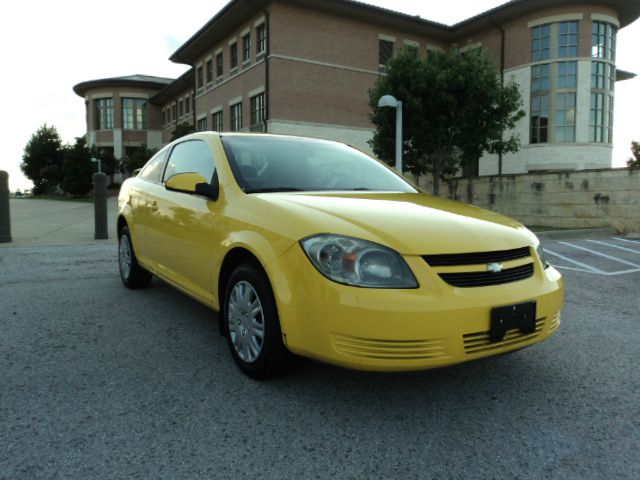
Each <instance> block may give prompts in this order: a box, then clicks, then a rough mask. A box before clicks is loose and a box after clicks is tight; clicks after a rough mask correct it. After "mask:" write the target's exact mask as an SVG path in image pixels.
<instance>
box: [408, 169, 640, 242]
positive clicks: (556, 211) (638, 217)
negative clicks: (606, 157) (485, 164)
mask: <svg viewBox="0 0 640 480" xmlns="http://www.w3.org/2000/svg"><path fill="white" fill-rule="evenodd" d="M419 185H420V188H422V189H424V190H425V191H426V192H429V193H430V192H431V191H432V181H431V177H421V178H420V180H419ZM441 196H443V197H447V198H452V199H455V200H460V201H462V202H465V203H470V204H472V205H476V206H478V207H481V208H487V209H490V210H493V211H496V212H499V213H502V214H504V215H507V216H509V217H512V218H515V219H517V220H519V221H521V222H522V223H524V224H525V225H540V226H549V227H563V228H602V227H613V228H616V229H617V230H618V231H620V232H622V233H626V232H640V170H637V169H636V170H631V169H627V168H621V169H603V170H583V171H567V172H555V173H544V174H523V175H503V176H496V177H476V178H471V179H455V180H453V181H452V182H450V183H449V185H447V184H444V185H442V186H441Z"/></svg>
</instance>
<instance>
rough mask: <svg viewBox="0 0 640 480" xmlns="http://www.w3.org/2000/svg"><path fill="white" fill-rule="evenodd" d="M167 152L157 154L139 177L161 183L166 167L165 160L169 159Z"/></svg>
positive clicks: (162, 151) (165, 150)
mask: <svg viewBox="0 0 640 480" xmlns="http://www.w3.org/2000/svg"><path fill="white" fill-rule="evenodd" d="M167 152H169V150H167V149H166V148H165V149H164V150H160V151H159V152H158V153H156V154H155V155H154V156H153V157H151V160H149V161H148V162H147V164H146V165H145V166H144V168H143V169H142V170H141V171H140V173H139V174H138V177H140V178H143V179H145V180H148V181H150V182H155V183H158V182H160V176H161V175H162V167H164V160H165V158H167Z"/></svg>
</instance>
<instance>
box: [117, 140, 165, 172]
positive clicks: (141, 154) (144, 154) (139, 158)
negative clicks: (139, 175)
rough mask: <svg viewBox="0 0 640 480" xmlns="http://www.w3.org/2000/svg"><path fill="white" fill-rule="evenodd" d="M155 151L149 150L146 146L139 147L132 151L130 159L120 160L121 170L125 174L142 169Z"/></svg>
mask: <svg viewBox="0 0 640 480" xmlns="http://www.w3.org/2000/svg"><path fill="white" fill-rule="evenodd" d="M157 151H158V150H157V149H149V148H147V146H146V145H141V146H139V147H138V148H136V149H135V150H134V152H133V154H131V156H130V157H126V156H125V157H124V158H123V159H122V168H123V169H124V171H125V172H128V173H133V172H134V171H135V170H137V169H138V168H142V167H144V165H145V163H147V161H148V160H149V159H150V158H151V157H153V156H154V155H155V154H156V152H157Z"/></svg>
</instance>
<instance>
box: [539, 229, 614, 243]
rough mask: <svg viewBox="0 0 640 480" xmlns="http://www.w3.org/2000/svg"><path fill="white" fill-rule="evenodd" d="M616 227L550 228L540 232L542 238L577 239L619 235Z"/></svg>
mask: <svg viewBox="0 0 640 480" xmlns="http://www.w3.org/2000/svg"><path fill="white" fill-rule="evenodd" d="M617 234H618V231H617V230H616V229H615V228H585V229H580V230H550V231H546V232H538V233H536V236H537V237H538V238H539V239H540V240H577V239H582V238H603V237H611V236H613V235H617Z"/></svg>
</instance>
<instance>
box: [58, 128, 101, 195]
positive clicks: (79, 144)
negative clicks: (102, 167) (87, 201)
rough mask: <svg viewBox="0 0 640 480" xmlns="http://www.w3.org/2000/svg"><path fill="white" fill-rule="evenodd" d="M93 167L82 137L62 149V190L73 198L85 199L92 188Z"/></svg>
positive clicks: (89, 152)
mask: <svg viewBox="0 0 640 480" xmlns="http://www.w3.org/2000/svg"><path fill="white" fill-rule="evenodd" d="M94 171H95V170H94V165H93V164H92V163H91V151H90V150H89V148H88V147H87V142H86V140H85V138H84V137H78V138H76V143H75V144H74V145H68V146H66V147H65V149H64V165H63V172H64V178H63V180H62V189H63V190H64V191H65V192H66V193H68V194H69V195H71V196H73V197H85V196H86V195H87V194H88V193H89V192H90V191H91V189H92V188H93V182H92V176H93V173H94Z"/></svg>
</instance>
